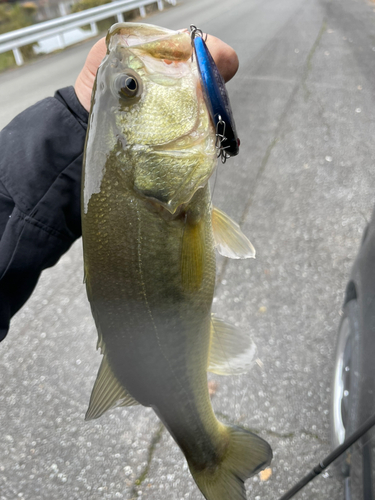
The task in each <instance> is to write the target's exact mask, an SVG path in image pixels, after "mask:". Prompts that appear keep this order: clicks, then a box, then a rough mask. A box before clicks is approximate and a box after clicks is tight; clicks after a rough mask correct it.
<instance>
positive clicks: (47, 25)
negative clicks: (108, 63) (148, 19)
mask: <svg viewBox="0 0 375 500" xmlns="http://www.w3.org/2000/svg"><path fill="white" fill-rule="evenodd" d="M165 1H167V2H168V3H170V4H171V5H176V0H165ZM153 3H157V5H158V9H159V10H163V8H164V4H163V0H117V1H114V2H111V3H107V4H104V5H100V6H99V7H94V8H93V9H87V10H84V11H82V12H76V13H74V14H68V15H67V16H62V17H58V18H56V19H51V20H50V21H45V22H42V23H39V24H34V25H32V26H27V27H26V28H21V29H19V30H15V31H10V32H8V33H3V34H2V35H0V53H2V52H7V51H9V50H12V51H13V54H14V58H15V61H16V64H17V65H18V66H21V65H22V64H23V62H24V61H23V57H22V54H21V51H20V50H19V49H20V47H23V46H24V45H28V44H29V43H35V42H39V40H42V39H43V38H48V37H53V36H56V35H58V36H60V48H63V47H64V46H65V45H66V44H65V42H64V39H63V36H62V35H63V33H64V32H66V31H69V30H71V29H74V28H78V27H80V26H85V25H88V24H90V25H91V33H90V34H91V35H92V36H94V35H96V34H97V33H98V30H97V27H96V24H95V23H96V22H97V21H101V20H102V19H107V18H108V17H112V16H117V21H118V22H123V21H124V15H123V14H124V13H125V12H129V11H130V10H133V9H139V11H140V15H141V17H145V16H146V10H145V7H146V5H150V4H153Z"/></svg>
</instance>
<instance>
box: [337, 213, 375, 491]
mask: <svg viewBox="0 0 375 500" xmlns="http://www.w3.org/2000/svg"><path fill="white" fill-rule="evenodd" d="M374 396H375V210H374V212H373V215H372V219H371V221H370V223H369V224H368V226H367V227H366V229H365V232H364V234H363V238H362V243H361V247H360V250H359V252H358V255H357V258H356V260H355V262H354V265H353V268H352V271H351V274H350V278H349V281H348V284H347V287H346V293H345V299H344V306H343V316H342V319H341V323H340V327H339V332H338V337H337V344H336V359H335V369H334V375H333V384H332V398H331V444H332V447H333V448H336V447H337V446H338V445H340V444H341V443H343V441H344V440H345V439H346V438H348V437H349V436H350V435H351V434H352V433H353V432H354V431H355V430H357V429H358V427H359V426H360V425H361V424H363V423H364V422H365V421H366V420H367V419H368V418H370V417H371V416H372V415H373V414H374V413H375V397H374ZM337 470H338V472H339V474H340V475H341V476H342V477H343V480H344V482H345V500H349V499H352V500H354V499H365V500H373V498H375V494H374V490H375V428H374V427H372V429H371V430H370V431H369V432H368V433H367V434H366V435H364V436H363V437H362V438H361V439H359V440H358V441H357V442H356V443H355V444H354V445H353V446H352V448H350V449H349V450H348V451H347V452H346V454H345V455H344V456H343V457H342V458H341V460H339V463H338V465H337Z"/></svg>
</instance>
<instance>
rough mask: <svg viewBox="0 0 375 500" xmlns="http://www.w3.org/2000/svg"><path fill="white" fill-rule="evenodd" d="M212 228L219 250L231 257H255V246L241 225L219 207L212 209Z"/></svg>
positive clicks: (225, 255)
mask: <svg viewBox="0 0 375 500" xmlns="http://www.w3.org/2000/svg"><path fill="white" fill-rule="evenodd" d="M212 229H213V233H214V238H215V244H216V248H217V250H218V252H219V253H220V254H221V255H223V256H224V257H229V258H230V259H249V258H255V248H254V247H253V245H252V244H251V243H250V241H249V240H248V239H247V238H246V236H245V235H244V234H243V232H242V231H241V228H240V226H239V225H238V224H237V223H236V222H234V221H233V220H232V219H231V218H230V217H229V216H228V215H227V214H226V213H224V212H222V211H221V210H219V209H218V208H215V207H214V208H213V210H212Z"/></svg>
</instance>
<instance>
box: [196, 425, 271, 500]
mask: <svg viewBox="0 0 375 500" xmlns="http://www.w3.org/2000/svg"><path fill="white" fill-rule="evenodd" d="M226 431H227V432H228V433H229V437H230V442H229V446H228V448H227V451H226V453H225V455H224V458H223V460H222V462H221V463H220V464H219V465H218V466H217V467H215V468H214V469H208V468H206V469H203V470H202V469H200V470H197V469H194V467H193V466H192V465H191V464H189V468H190V472H191V474H192V476H193V478H194V480H195V482H196V483H197V485H198V487H199V489H200V490H201V492H202V493H203V495H204V497H205V498H206V499H207V500H246V492H245V485H244V481H245V479H248V478H249V477H251V476H252V475H254V474H256V473H257V472H259V471H261V470H262V469H264V468H266V467H267V466H268V465H269V464H270V462H271V460H272V450H271V447H270V445H269V444H268V443H267V442H266V441H265V440H264V439H262V438H260V437H259V436H257V435H255V434H253V433H252V432H249V431H245V430H244V429H241V428H239V427H226Z"/></svg>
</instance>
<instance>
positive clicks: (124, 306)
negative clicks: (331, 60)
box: [83, 177, 217, 448]
mask: <svg viewBox="0 0 375 500" xmlns="http://www.w3.org/2000/svg"><path fill="white" fill-rule="evenodd" d="M107 182H108V183H109V180H108V181H107V180H106V178H105V177H104V179H103V184H102V190H101V192H100V193H99V194H94V195H93V196H92V198H91V199H90V203H89V206H88V212H87V214H85V216H84V220H83V234H84V254H85V271H86V285H87V291H88V296H89V300H90V304H91V308H92V312H93V316H94V318H95V322H96V325H97V328H98V331H99V336H100V337H101V339H102V342H103V344H104V346H105V355H106V356H107V361H108V363H109V365H110V367H111V369H112V371H113V373H114V375H115V376H116V378H117V379H118V380H119V382H120V383H121V384H122V385H123V386H124V387H125V388H126V389H127V390H128V391H129V393H130V394H131V395H132V396H133V397H134V398H135V399H136V400H137V401H139V402H140V403H141V404H143V405H145V406H152V407H153V408H154V409H155V411H156V412H157V414H158V415H159V417H160V418H161V420H162V421H163V422H164V423H165V425H166V426H167V427H168V429H169V430H170V432H171V433H172V435H173V436H174V437H175V439H176V440H177V441H178V442H179V444H180V446H181V447H182V448H186V446H187V444H185V443H183V442H181V441H185V440H186V442H187V443H190V442H191V439H192V436H194V439H195V440H196V439H197V436H198V435H199V434H201V435H202V437H201V438H199V439H201V440H205V439H206V436H205V435H206V434H207V432H208V433H209V434H210V432H213V433H214V434H215V433H216V432H217V421H216V419H215V418H214V415H213V412H212V408H211V404H210V399H209V395H208V389H207V374H206V370H207V359H208V351H209V342H210V321H211V304H212V298H213V292H214V283H215V255H214V245H213V237H212V229H211V212H210V195H209V190H208V187H207V188H203V189H204V190H205V192H204V193H201V194H200V196H199V200H200V201H199V203H200V204H201V205H202V206H201V207H199V208H200V213H201V214H202V217H203V219H204V220H203V223H204V224H205V228H206V232H205V239H204V268H203V277H202V283H201V286H200V288H199V289H198V290H195V291H194V292H192V291H186V290H185V289H184V286H183V283H182V280H181V254H182V245H183V234H184V227H185V219H184V217H180V218H177V219H175V220H165V219H164V218H163V217H162V216H161V215H160V213H159V212H158V211H157V210H153V209H152V208H150V206H149V205H148V204H147V203H145V201H144V200H142V199H140V198H139V197H137V196H134V194H132V193H131V192H129V193H128V195H127V196H126V195H125V196H124V193H123V192H120V191H119V192H117V193H116V190H114V189H113V184H112V186H111V189H110V190H109V189H106V184H107ZM107 187H108V186H107ZM192 203H194V200H193V201H192ZM206 420H207V422H205V421H206ZM180 429H184V432H183V433H182V435H181V436H180V434H181V433H180V431H179V430H180ZM210 429H211V431H210ZM182 437H183V438H184V439H182ZM206 445H207V443H205V447H206Z"/></svg>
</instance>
